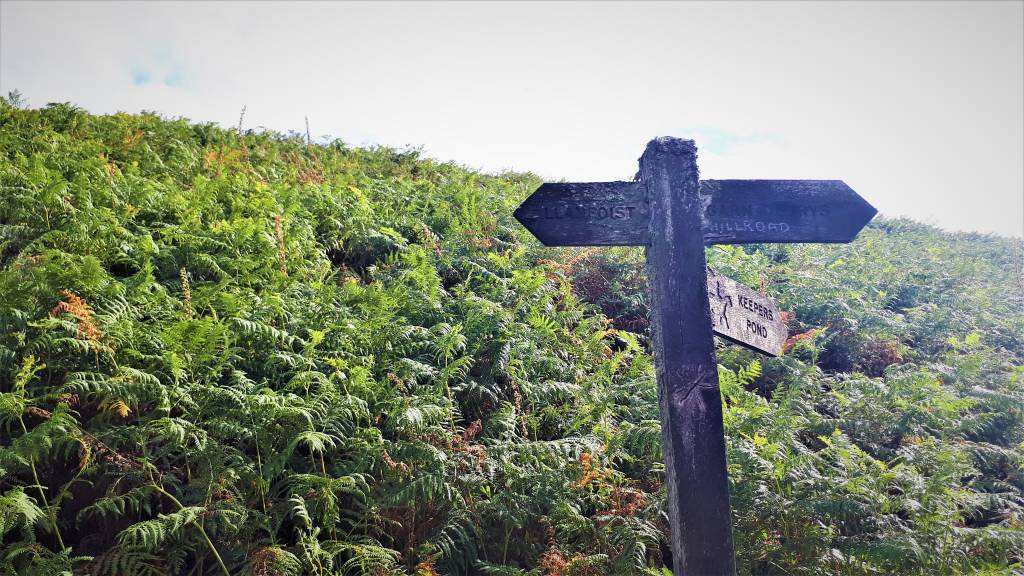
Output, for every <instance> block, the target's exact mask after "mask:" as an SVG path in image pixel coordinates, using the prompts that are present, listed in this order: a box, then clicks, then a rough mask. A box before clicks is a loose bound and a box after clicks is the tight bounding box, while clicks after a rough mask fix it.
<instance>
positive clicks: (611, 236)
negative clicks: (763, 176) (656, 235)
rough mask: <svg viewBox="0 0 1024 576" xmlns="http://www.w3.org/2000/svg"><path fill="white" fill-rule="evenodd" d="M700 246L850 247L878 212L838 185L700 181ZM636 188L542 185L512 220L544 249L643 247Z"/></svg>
mask: <svg viewBox="0 0 1024 576" xmlns="http://www.w3.org/2000/svg"><path fill="white" fill-rule="evenodd" d="M700 193H701V196H702V197H703V199H704V205H705V208H704V214H703V217H702V220H701V224H702V226H701V231H702V233H703V237H704V244H744V243H751V242H782V243H792V242H849V241H851V240H853V238H854V237H855V236H856V235H857V232H859V231H860V229H861V228H863V227H864V225H865V224H867V223H868V222H869V221H870V220H871V218H872V217H873V216H874V215H875V213H876V212H877V211H876V210H875V208H874V207H873V206H871V204H868V203H867V201H865V200H864V199H863V198H861V197H860V195H858V194H857V193H856V192H854V191H853V190H852V189H851V188H850V187H849V186H847V185H846V184H845V183H843V182H842V181H841V180H702V181H701V183H700ZM645 194H646V189H645V187H644V184H643V183H642V182H580V183H547V184H543V185H541V187H540V188H538V189H537V191H536V192H534V193H533V194H532V195H531V196H530V197H529V198H527V199H526V200H525V201H524V202H523V203H522V205H520V206H519V208H518V209H516V211H515V213H514V216H515V218H516V220H518V221H519V222H520V223H521V224H522V225H523V226H525V227H526V228H527V229H528V230H529V231H530V232H532V233H533V235H534V236H536V237H537V239H538V240H540V241H541V242H542V243H543V244H544V245H546V246H642V245H647V244H650V236H649V231H648V223H649V222H650V210H649V202H648V200H647V199H646V197H645Z"/></svg>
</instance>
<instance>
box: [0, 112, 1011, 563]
mask: <svg viewBox="0 0 1024 576" xmlns="http://www.w3.org/2000/svg"><path fill="white" fill-rule="evenodd" d="M538 183H539V182H538V181H537V179H536V178H535V177H533V176H530V175H522V174H502V175H497V176H494V175H483V174H478V173H474V172H472V171H469V170H466V169H464V168H462V167H459V166H457V165H455V164H451V163H438V162H436V161H433V160H428V159H423V158H420V157H419V155H418V154H417V153H416V152H415V151H395V150H391V149H386V148H373V149H357V148H350V147H348V146H346V145H345V144H343V143H342V142H340V141H334V142H330V143H327V144H324V145H309V144H308V143H307V141H306V139H305V138H303V137H300V136H299V135H295V134H292V135H282V134H275V133H269V132H256V131H251V130H244V129H243V128H242V127H241V126H240V127H239V129H238V130H224V129H221V128H218V127H216V126H214V125H210V124H190V123H188V122H187V121H184V120H173V121H170V120H165V119H161V118H160V117H158V116H157V115H154V114H140V115H125V114H117V115H113V116H93V115H89V114H87V113H85V112H83V111H82V110H79V109H77V108H75V107H74V106H71V105H67V104H59V105H50V106H47V107H45V108H43V109H39V110H28V109H23V108H21V107H19V106H16V105H15V103H13V102H5V103H3V104H0V195H2V196H0V572H2V573H4V574H24V575H29V574H59V573H75V574H95V575H113V574H121V575H159V574H184V575H214V574H252V575H284V574H317V575H327V574H373V575H378V574H420V575H431V574H452V575H456V574H492V575H509V576H511V575H516V574H540V575H545V576H552V575H564V576H570V575H576V576H582V575H600V574H665V573H668V571H667V570H665V569H664V566H666V565H669V566H670V565H671V562H670V558H669V557H668V556H669V554H670V551H669V550H668V549H667V544H666V542H667V540H666V537H665V533H666V530H667V522H666V517H665V503H664V497H665V494H664V488H663V484H662V482H663V468H662V464H661V461H662V454H661V436H660V429H659V424H658V410H657V402H656V389H655V383H654V380H653V375H652V364H651V359H650V355H649V351H648V350H647V347H646V346H647V338H646V329H647V326H646V319H645V318H646V315H647V310H646V297H645V295H644V291H643V282H644V281H643V276H642V274H643V267H642V265H641V263H642V252H641V251H639V250H632V249H629V250H627V249H614V250H608V249H600V250H598V249H594V250H568V249H566V250H553V249H546V248H543V247H541V246H540V245H539V244H537V243H536V242H535V241H533V240H532V239H531V238H530V237H529V235H528V233H527V232H525V231H524V230H522V229H521V228H520V227H519V226H518V225H517V224H515V222H514V221H513V220H512V219H511V216H510V214H511V211H512V208H513V207H514V206H516V205H517V204H518V203H519V202H520V201H521V200H522V199H523V198H524V197H525V196H526V195H527V194H528V193H529V192H530V191H532V189H533V188H534V187H535V186H536V185H537V184H538ZM708 258H709V260H710V261H711V263H712V265H713V266H714V267H715V268H716V269H717V270H718V271H719V272H721V273H724V274H726V275H729V276H731V277H733V278H734V279H736V280H739V281H742V282H745V283H747V284H748V285H750V286H753V287H756V288H761V289H764V290H766V291H767V292H768V293H770V294H771V295H773V296H775V297H776V298H777V299H778V300H779V302H780V305H781V307H782V308H783V309H785V310H788V311H791V313H792V317H791V319H790V332H791V334H792V335H794V337H793V338H792V339H791V341H790V342H789V345H790V348H789V351H788V353H787V354H786V355H784V356H783V357H781V358H773V359H764V358H759V357H757V356H756V355H755V354H753V353H751V352H749V351H745V350H742V349H739V348H737V347H735V346H732V345H726V344H724V343H720V346H719V361H720V363H721V368H720V375H721V381H722V394H723V397H724V400H725V404H726V408H725V410H726V412H725V419H726V426H727V434H728V450H729V466H730V475H731V482H732V485H731V489H732V503H733V509H734V511H733V513H734V527H735V539H736V544H737V555H738V562H739V565H740V572H741V574H751V575H752V574H759V575H765V574H920V575H932V574H974V573H988V574H1005V573H1011V572H1012V571H1013V570H1014V567H1016V566H1019V563H1020V562H1021V560H1022V558H1021V554H1022V552H1021V551H1022V550H1024V444H1022V443H1024V387H1022V386H1024V385H1022V375H1024V367H1022V366H1024V344H1022V340H1024V309H1022V308H1024V302H1022V299H1021V293H1022V289H1024V286H1022V283H1021V258H1022V246H1021V242H1020V241H1019V240H1010V239H1004V238H996V237H990V236H981V235H971V234H948V233H943V232H941V231H939V230H937V229H935V228H931V227H928V226H924V225H920V224H916V223H913V222H909V221H905V220H884V219H879V220H876V222H875V223H873V224H872V225H871V226H870V227H869V228H868V229H866V230H865V231H864V232H863V233H862V234H861V235H860V237H859V238H858V240H857V241H856V242H854V243H852V244H849V245H842V246H825V245H808V246H778V245H751V246H747V247H745V248H733V247H724V246H723V247H713V248H709V249H708Z"/></svg>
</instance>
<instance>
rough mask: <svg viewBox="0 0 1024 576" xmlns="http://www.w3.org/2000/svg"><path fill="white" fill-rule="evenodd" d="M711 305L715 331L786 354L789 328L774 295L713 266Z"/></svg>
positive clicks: (753, 347)
mask: <svg viewBox="0 0 1024 576" xmlns="http://www.w3.org/2000/svg"><path fill="white" fill-rule="evenodd" d="M708 305H709V306H710V308H711V325H712V330H714V332H715V334H718V335H719V336H721V337H723V338H726V339H727V340H730V341H732V342H735V343H736V344H739V345H741V346H746V347H747V348H750V349H751V350H754V351H757V352H761V353H762V354H767V355H769V356H778V355H779V354H782V345H783V344H785V343H786V338H788V337H789V330H788V329H787V328H786V323H785V322H784V321H783V320H782V314H780V313H779V307H778V306H777V305H776V304H775V301H774V300H772V299H771V298H769V297H767V296H765V295H764V294H761V293H760V292H758V291H757V290H754V289H753V288H749V287H747V286H744V285H743V284H740V283H739V282H736V281H735V280H732V279H731V278H726V277H725V276H722V275H720V274H716V273H715V271H714V270H711V269H710V268H709V269H708Z"/></svg>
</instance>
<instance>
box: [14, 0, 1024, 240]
mask: <svg viewBox="0 0 1024 576" xmlns="http://www.w3.org/2000/svg"><path fill="white" fill-rule="evenodd" d="M15 89H16V90H18V91H20V92H21V93H22V94H23V95H24V97H25V98H26V99H27V100H28V103H29V105H30V106H33V107H38V106H43V105H45V104H46V103H48V102H64V101H68V102H72V103H74V104H76V105H78V106H81V107H83V108H85V109H87V110H89V111H91V112H95V113H113V112H117V111H125V112H138V111H142V110H149V111H156V112H159V113H161V114H163V115H165V116H167V117H186V118H189V119H192V120H195V121H204V122H205V121H212V122H218V123H220V124H222V125H224V126H236V125H237V124H238V122H239V116H240V113H241V111H242V108H243V107H245V118H244V126H245V127H246V128H261V127H262V128H265V129H272V130H277V131H281V132H286V131H289V130H294V131H298V132H305V118H307V117H308V118H309V124H310V130H311V132H312V134H313V136H314V138H318V139H324V138H340V139H341V140H343V141H345V142H346V143H348V144H351V145H373V144H381V145H386V146H393V147H416V148H422V150H423V153H424V154H425V155H427V156H429V157H432V158H436V159H439V160H442V161H448V160H452V161H455V162H458V163H459V164H463V165H466V166H468V167H471V168H477V169H481V170H485V171H488V172H500V171H503V170H517V171H529V172H533V173H536V174H538V175H540V176H542V177H544V178H545V179H547V180H555V181H557V180H563V179H564V180H570V181H603V180H630V179H632V177H633V175H634V174H635V173H636V170H637V163H636V161H637V158H638V157H639V155H640V153H641V152H642V151H643V149H644V146H645V144H646V142H647V141H648V140H650V139H651V138H653V137H655V136H680V137H689V138H693V139H695V140H696V143H697V147H698V149H699V155H700V157H699V163H700V169H701V176H702V177H704V178H722V179H724V178H786V179H796V178H813V179H839V180H844V181H845V182H846V183H847V184H849V185H850V186H851V187H852V188H854V189H855V190H856V191H857V192H858V193H859V194H860V195H861V196H863V197H864V198H866V199H867V200H868V201H869V202H871V203H872V204H873V205H874V206H875V207H877V208H878V209H879V211H880V212H881V213H882V214H883V215H886V216H893V217H895V216H909V217H911V218H914V219H916V220H919V221H922V222H926V223H929V224H934V225H937V226H940V227H942V228H945V229H947V230H954V231H955V230H964V231H978V232H984V233H996V234H1001V235H1008V236H1015V237H1021V236H1024V2H1019V1H998V2H978V1H973V2H964V3H959V2H949V1H942V2H934V3H932V2H904V3H890V2H850V3H846V2H791V3H782V2H752V3H744V2H715V3H703V2H649V3H636V2H634V3H629V4H626V3H616V2H594V3H590V2H565V3H540V2H509V3H503V2H478V3H475V2H449V3H433V2H413V3H359V2H311V3H297V2H293V3H277V2H267V1H265V2H251V3H250V2H224V3H198V2H182V1H179V2H167V3H160V2H107V3H101V2H95V3H94V2H83V1H75V2H68V3H58V2H14V1H6V0H5V1H0V92H2V93H3V94H6V93H7V92H8V91H11V90H15Z"/></svg>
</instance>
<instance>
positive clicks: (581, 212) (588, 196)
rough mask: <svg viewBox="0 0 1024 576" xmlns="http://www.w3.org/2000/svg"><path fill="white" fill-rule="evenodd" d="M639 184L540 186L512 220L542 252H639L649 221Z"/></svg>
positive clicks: (649, 214)
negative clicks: (570, 248)
mask: <svg viewBox="0 0 1024 576" xmlns="http://www.w3.org/2000/svg"><path fill="white" fill-rule="evenodd" d="M645 193H646V192H645V188H644V185H643V183H641V182H579V183H560V184H551V183H548V184H542V185H541V187H540V188H537V191H536V192H534V193H533V194H531V195H530V197H529V198H527V199H526V200H525V201H524V202H523V203H522V205H520V206H519V208H517V209H516V211H515V212H514V213H513V214H512V215H513V216H515V218H516V220H519V222H520V223H521V224H522V225H523V226H525V227H526V228H527V229H528V230H529V231H530V232H532V233H533V235H534V236H536V237H537V239H538V240H540V241H541V242H542V243H544V245H545V246H640V245H642V244H647V237H648V231H647V227H648V224H649V223H650V221H651V213H650V210H649V208H648V202H647V200H646V199H645V198H644V194H645Z"/></svg>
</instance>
